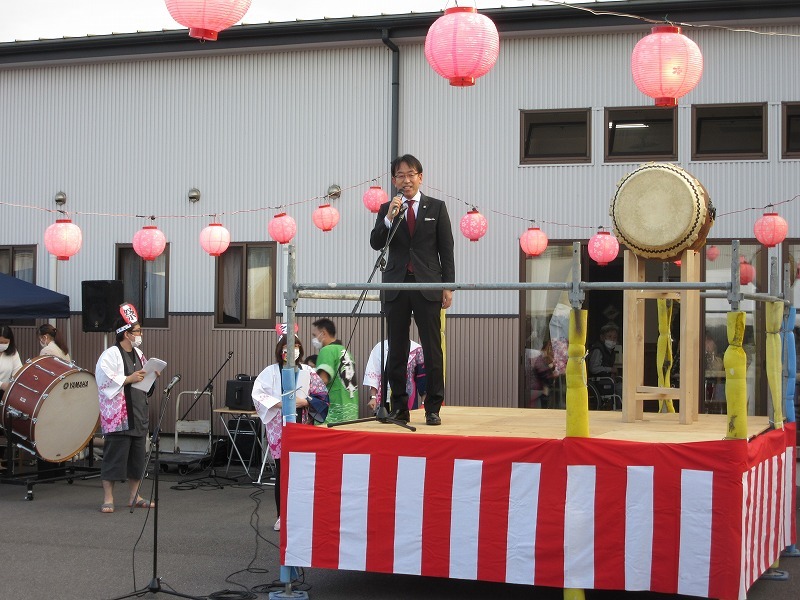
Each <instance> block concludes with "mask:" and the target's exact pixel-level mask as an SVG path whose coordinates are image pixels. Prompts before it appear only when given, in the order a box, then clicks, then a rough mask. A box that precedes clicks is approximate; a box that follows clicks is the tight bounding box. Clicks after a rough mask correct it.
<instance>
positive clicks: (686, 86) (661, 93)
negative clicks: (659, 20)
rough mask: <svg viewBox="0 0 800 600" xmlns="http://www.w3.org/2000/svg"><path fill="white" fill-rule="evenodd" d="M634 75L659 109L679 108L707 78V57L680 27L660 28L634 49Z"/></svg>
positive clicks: (643, 91)
mask: <svg viewBox="0 0 800 600" xmlns="http://www.w3.org/2000/svg"><path fill="white" fill-rule="evenodd" d="M631 72H632V73H633V82H634V83H635V84H636V87H638V88H639V89H640V90H641V91H642V93H643V94H645V95H647V96H650V97H651V98H654V99H655V101H656V106H675V105H677V104H678V98H680V97H681V96H684V95H686V94H688V93H689V92H690V91H692V90H693V89H694V87H695V86H696V85H697V84H698V82H699V81H700V77H702V76H703V54H702V53H701V52H700V48H699V47H698V46H697V44H695V43H694V42H693V41H692V40H690V39H689V38H687V37H686V36H685V35H683V34H682V33H681V28H680V27H674V26H672V25H659V26H657V27H653V30H652V33H651V34H650V35H648V36H645V37H644V38H642V39H641V40H639V43H637V44H636V47H635V48H634V49H633V54H632V55H631Z"/></svg>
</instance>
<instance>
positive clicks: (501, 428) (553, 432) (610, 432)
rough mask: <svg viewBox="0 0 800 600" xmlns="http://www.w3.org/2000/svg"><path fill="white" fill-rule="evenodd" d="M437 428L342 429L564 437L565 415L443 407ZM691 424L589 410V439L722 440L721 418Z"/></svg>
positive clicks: (751, 425)
mask: <svg viewBox="0 0 800 600" xmlns="http://www.w3.org/2000/svg"><path fill="white" fill-rule="evenodd" d="M441 416H442V425H441V426H436V427H429V426H428V425H425V413H424V412H423V411H422V410H414V411H411V423H410V424H411V425H413V426H414V427H416V428H417V431H416V432H411V431H408V430H406V429H403V428H401V427H397V426H396V425H392V424H389V423H378V422H377V421H372V422H367V423H355V424H352V425H342V426H341V427H340V428H339V429H343V430H348V431H369V432H372V433H378V432H382V433H408V434H410V435H420V434H422V435H466V436H489V437H515V438H516V437H524V438H548V439H562V438H564V437H565V436H566V418H567V417H566V411H564V410H548V409H532V408H483V407H472V406H443V407H442V411H441ZM698 417H699V418H698V420H697V421H696V422H694V423H692V424H691V425H681V424H680V423H679V422H678V414H677V413H644V419H643V420H641V421H637V422H635V423H624V422H623V421H622V413H621V412H618V411H594V410H592V411H589V433H590V436H591V437H592V438H601V439H608V440H627V441H631V442H708V441H713V440H721V439H723V438H724V437H725V430H726V426H727V417H726V415H705V414H702V415H698ZM768 427H769V418H768V417H749V418H748V430H749V432H750V435H755V434H757V433H759V432H762V431H764V430H766V429H767V428H768Z"/></svg>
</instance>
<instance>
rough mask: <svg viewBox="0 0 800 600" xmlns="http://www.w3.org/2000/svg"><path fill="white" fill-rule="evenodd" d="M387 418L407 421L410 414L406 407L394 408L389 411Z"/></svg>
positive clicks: (409, 418)
mask: <svg viewBox="0 0 800 600" xmlns="http://www.w3.org/2000/svg"><path fill="white" fill-rule="evenodd" d="M389 418H390V419H392V420H393V421H403V422H404V423H408V422H409V421H410V420H411V415H410V414H409V412H408V409H407V408H396V409H394V410H393V411H392V412H390V413H389Z"/></svg>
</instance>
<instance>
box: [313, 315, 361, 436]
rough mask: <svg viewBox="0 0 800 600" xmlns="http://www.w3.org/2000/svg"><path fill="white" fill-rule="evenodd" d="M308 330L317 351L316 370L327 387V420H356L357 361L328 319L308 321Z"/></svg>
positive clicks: (333, 421) (337, 421)
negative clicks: (328, 407) (328, 405)
mask: <svg viewBox="0 0 800 600" xmlns="http://www.w3.org/2000/svg"><path fill="white" fill-rule="evenodd" d="M311 333H312V334H313V336H314V337H313V338H312V339H311V343H312V344H313V346H314V348H316V349H317V350H319V354H318V355H317V373H318V374H319V376H320V377H321V378H322V381H324V382H325V385H326V386H327V387H328V397H329V398H330V403H331V405H330V409H329V410H328V423H341V422H342V421H352V420H354V419H357V418H358V383H357V382H356V363H355V362H354V361H353V357H352V356H350V353H349V352H348V351H347V349H346V348H345V347H344V346H343V345H342V342H341V340H338V339H336V325H334V323H333V321H331V320H330V319H327V318H323V319H318V320H316V321H314V322H313V323H312V324H311Z"/></svg>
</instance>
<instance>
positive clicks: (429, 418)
mask: <svg viewBox="0 0 800 600" xmlns="http://www.w3.org/2000/svg"><path fill="white" fill-rule="evenodd" d="M425 424H426V425H441V424H442V420H441V419H440V418H439V414H438V413H428V414H427V415H425Z"/></svg>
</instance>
